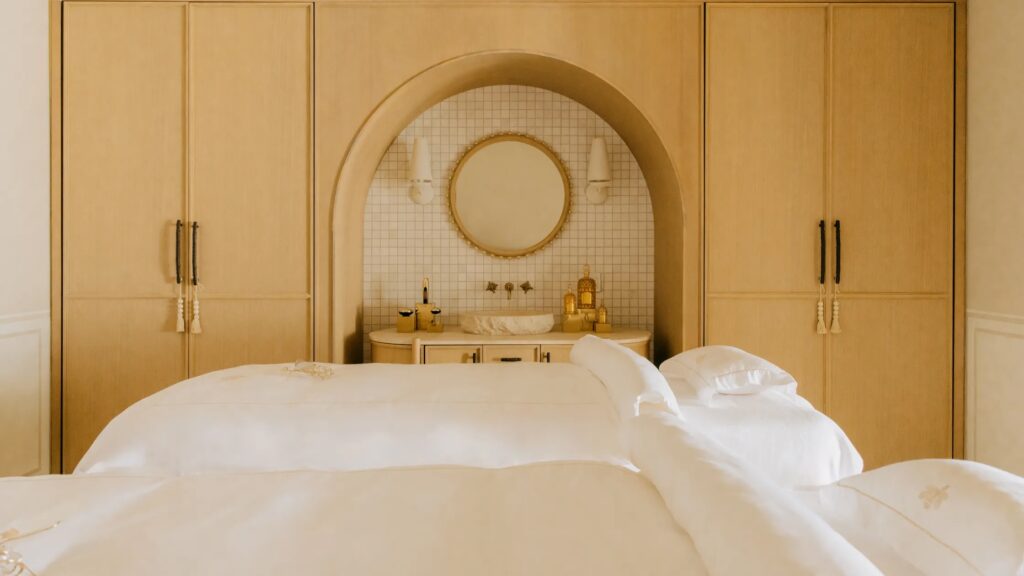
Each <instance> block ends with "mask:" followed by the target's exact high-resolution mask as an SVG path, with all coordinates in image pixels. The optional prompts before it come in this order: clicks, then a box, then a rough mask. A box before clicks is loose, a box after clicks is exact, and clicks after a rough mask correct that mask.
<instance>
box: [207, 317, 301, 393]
mask: <svg viewBox="0 0 1024 576" xmlns="http://www.w3.org/2000/svg"><path fill="white" fill-rule="evenodd" d="M201 307H202V322H203V333H202V334H193V335H191V338H192V339H191V346H190V354H191V356H192V363H191V366H192V370H191V373H192V375H193V376H197V375H199V374H204V373H206V372H211V371H213V370H220V369H222V368H231V367H234V366H240V365H242V364H276V363H281V362H295V361H296V360H310V359H311V358H310V344H311V343H310V325H309V322H308V320H307V319H308V318H309V316H310V310H309V301H308V300H307V299H301V300H285V299H281V300H240V299H232V300H203V301H201Z"/></svg>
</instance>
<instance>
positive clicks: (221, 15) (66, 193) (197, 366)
mask: <svg viewBox="0 0 1024 576" xmlns="http://www.w3.org/2000/svg"><path fill="white" fill-rule="evenodd" d="M63 10H64V14H63V31H62V33H63V42H64V45H63V69H62V72H63V78H64V87H63V97H62V105H63V125H62V129H63V138H62V140H63V142H62V146H63V147H62V158H63V163H64V165H63V170H62V175H61V177H62V185H63V203H62V219H63V231H62V250H63V260H62V268H63V270H62V273H63V288H62V292H63V294H62V296H63V298H62V299H63V302H62V305H63V329H62V341H63V356H62V362H63V366H62V379H63V395H62V398H61V402H62V405H61V426H62V438H63V441H62V468H63V470H65V471H70V470H72V469H73V468H74V466H75V465H76V464H77V462H78V460H79V459H80V458H81V456H82V455H83V454H84V453H85V451H86V450H87V449H88V447H89V446H90V445H91V443H92V441H93V439H94V438H95V437H96V436H97V435H98V434H99V432H100V431H101V430H102V428H103V427H104V426H105V425H106V424H107V422H108V421H109V420H110V419H111V418H113V417H114V416H116V415H117V414H118V413H119V412H120V411H121V410H123V409H124V408H126V407H127V406H129V405H131V404H132V403H134V402H136V401H138V400H140V399H141V398H144V397H145V396H148V395H149V394H152V393H153V392H156V391H158V390H160V389H162V388H164V387H166V386H168V385H170V384H173V383H174V382H177V381H180V380H182V379H185V378H187V377H188V376H190V375H196V374H200V373H202V372H206V371H209V370H214V369H218V368H223V367H227V366H234V365H237V364H244V363H254V362H281V361H293V360H297V359H307V358H311V357H312V349H311V348H312V336H311V332H312V326H311V324H312V320H311V318H312V300H311V278H312V268H311V260H312V249H311V241H310V238H311V234H312V214H311V210H312V179H311V176H310V174H311V168H312V144H311V142H312V56H311V54H312V52H311V50H312V28H311V19H312V8H311V5H305V4H277V5H275V4H187V3H174V2H165V3H136V2H89V3H84V2H83V3H80V2H69V3H66V4H65V5H64V6H63ZM177 221H181V222H182V224H183V226H184V229H183V230H182V232H181V234H180V236H179V243H178V244H177V246H178V248H179V249H180V253H179V254H180V257H178V258H176V240H175V237H176V234H177V227H176V222H177ZM191 223H198V224H199V225H200V228H199V230H198V235H197V236H198V242H197V243H193V242H191V234H189V224H191ZM192 262H195V263H196V265H197V271H198V272H199V277H198V283H197V286H196V287H193V286H192V285H191V282H190V280H191V278H192V276H191V263H192ZM176 265H178V266H179V268H178V270H179V272H180V273H181V280H182V281H183V285H182V296H183V298H184V299H185V308H186V318H185V320H186V322H185V328H186V331H185V332H178V331H177V330H176V319H177V317H178V314H177V305H176V303H177V297H178V293H179V292H178V287H177V284H176V280H177V278H176V273H175V268H176ZM197 295H198V297H199V299H200V304H201V306H200V318H201V324H202V328H203V329H202V332H201V333H190V331H189V329H190V328H191V327H192V326H193V325H192V322H191V319H192V318H191V304H192V302H193V301H194V300H195V298H196V296H197Z"/></svg>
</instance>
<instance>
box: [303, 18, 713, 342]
mask: <svg viewBox="0 0 1024 576" xmlns="http://www.w3.org/2000/svg"><path fill="white" fill-rule="evenodd" d="M702 10H703V8H702V6H700V5H662V4H644V5H625V4H624V5H609V4H597V3H593V4H591V3H565V4H534V3H509V4H490V3H489V4H479V5H464V4H460V5H451V4H443V5H415V4H406V3H337V4H335V3H325V4H320V5H318V7H317V18H316V23H317V106H318V109H317V124H318V130H317V155H318V161H317V187H318V202H319V206H318V208H319V211H318V218H320V220H319V222H318V228H317V230H318V232H317V234H318V236H317V246H318V248H320V249H319V251H318V274H319V278H318V284H317V287H318V289H319V291H320V292H319V293H320V294H321V295H323V294H326V293H327V289H328V288H332V286H331V279H330V277H329V275H328V274H327V272H328V271H332V272H331V273H333V274H334V282H335V284H334V286H333V293H334V294H335V295H336V301H335V302H333V306H334V307H335V310H336V311H338V320H337V322H335V323H334V326H335V329H336V331H337V333H336V334H334V335H333V340H334V342H333V346H332V348H333V350H334V351H335V355H336V357H335V360H337V361H342V360H347V361H352V360H357V359H358V356H359V355H360V353H361V352H360V351H361V343H362V340H361V336H360V335H359V330H360V327H359V311H358V307H359V303H360V302H361V298H362V296H361V290H362V284H361V282H362V281H361V269H362V247H361V244H360V242H361V237H362V217H363V209H364V204H365V190H363V189H361V188H362V186H361V185H360V187H359V188H360V189H359V190H358V192H356V191H353V192H351V195H350V197H345V198H334V191H335V187H336V185H337V184H338V179H339V170H340V167H341V165H342V162H343V159H344V158H345V156H346V154H348V153H352V152H353V151H352V149H351V148H350V147H351V146H352V143H353V139H354V138H355V136H356V135H357V133H358V131H359V130H360V127H361V126H362V125H363V122H364V121H365V120H366V119H367V117H368V116H369V115H370V114H371V112H372V111H373V110H374V109H375V108H376V107H377V106H378V105H379V104H380V103H381V102H382V101H383V100H384V99H385V98H386V97H387V96H388V95H389V94H390V93H392V92H393V91H394V90H396V89H397V88H398V87H399V86H401V85H402V84H403V83H404V82H406V81H407V80H409V79H410V78H412V77H414V76H415V75H417V74H419V73H420V72H422V71H424V70H427V69H429V68H431V67H433V66H435V65H437V64H440V63H442V62H444V61H445V60H447V59H451V58H455V57H458V56H463V55H467V54H473V53H479V52H483V51H492V50H509V51H517V52H528V53H535V54H543V55H548V56H551V57H554V58H557V59H561V60H564V61H566V62H569V63H571V64H574V65H576V66H579V67H581V68H583V69H585V70H588V71H590V72H592V73H593V74H595V75H597V76H598V77H600V78H603V79H604V80H605V81H607V82H608V83H609V84H610V85H612V86H614V87H615V88H617V89H618V90H620V91H621V92H622V93H623V94H624V95H625V97H626V98H628V99H629V100H631V101H632V102H633V103H634V104H635V105H636V107H637V108H638V109H639V110H640V112H641V113H642V114H643V115H645V116H646V118H647V120H648V121H649V122H650V124H651V125H652V126H653V127H654V129H655V130H656V131H657V135H658V137H659V138H660V140H661V141H662V143H663V144H664V147H665V150H666V151H667V155H668V157H669V158H670V159H671V160H670V166H669V167H668V170H667V171H671V172H673V173H672V174H669V173H666V172H667V171H666V170H662V172H661V173H655V172H654V171H651V170H647V171H645V177H646V179H647V181H648V184H649V185H650V186H651V188H652V190H656V189H659V188H660V189H661V190H662V192H661V194H658V193H657V192H652V204H653V208H654V219H655V235H656V240H655V242H656V248H655V258H656V264H655V273H656V274H658V275H659V280H658V286H657V293H656V299H657V301H658V302H659V304H658V305H659V307H660V309H661V317H660V318H659V322H658V326H656V330H655V331H656V340H657V342H656V346H655V348H656V350H660V351H661V352H662V353H669V352H673V351H678V350H680V349H682V348H683V347H684V346H694V345H696V344H697V343H698V341H699V330H700V321H699V318H700V310H699V287H700V269H701V249H700V238H701V230H700V227H701V206H700V198H701V194H700V190H701V185H702V183H701V164H702V159H701V157H702V128H701V126H702V114H701V102H702V94H703V89H702V44H703V38H702ZM637 30H642V31H643V33H642V34H638V33H637V32H636V31H637ZM534 77H535V78H537V79H538V81H541V79H542V78H543V79H544V80H545V81H544V82H543V84H544V87H547V88H551V89H556V88H557V89H559V90H560V91H564V92H566V93H567V95H568V96H570V97H575V98H576V99H577V100H580V101H581V102H583V103H584V104H587V105H588V106H590V107H591V108H593V109H594V110H595V111H596V112H598V113H599V114H603V113H607V112H608V111H607V110H603V109H602V107H601V102H593V101H590V102H588V101H586V98H585V96H586V95H585V94H582V95H581V94H573V93H572V92H573V89H574V88H573V85H572V83H566V82H564V81H563V82H562V84H566V85H564V86H555V85H554V84H557V82H558V79H551V78H549V77H546V76H544V73H543V71H538V72H537V73H536V74H535V75H534ZM463 80H464V81H465V86H464V88H465V89H468V88H472V87H474V83H475V84H476V85H482V84H486V83H488V82H490V81H493V82H503V81H504V82H507V81H510V78H508V77H507V76H503V75H502V74H501V72H500V71H498V70H477V71H476V72H475V74H471V75H467V76H465V77H463ZM513 80H514V79H513ZM449 87H450V86H449ZM447 88H448V87H438V91H437V92H436V93H434V94H424V95H423V100H422V101H421V102H418V103H417V105H416V106H413V107H414V108H417V109H416V110H411V109H410V110H404V111H403V112H407V113H408V114H409V119H411V118H414V117H415V115H416V113H418V112H419V111H421V110H423V109H426V108H427V107H429V106H430V105H431V104H433V103H434V102H436V101H437V100H440V99H442V98H444V97H445V96H447V95H449V94H447V93H446V89H447ZM576 89H577V90H578V88H576ZM620 113H621V111H620ZM609 120H610V121H611V122H612V123H613V125H614V124H615V122H614V119H613V118H609ZM627 124H628V123H627ZM373 128H375V129H379V127H377V126H375V127H373ZM400 129H401V126H399V127H397V128H396V130H394V133H393V134H387V135H384V136H385V137H386V138H391V137H393V136H394V135H396V134H397V132H398V131H399V130H400ZM617 129H618V130H619V131H620V133H621V134H622V135H623V138H624V139H626V141H627V143H628V144H629V145H630V147H631V149H632V150H633V152H634V154H635V155H636V156H637V159H638V161H640V163H641V168H642V169H644V168H650V166H647V167H645V166H644V158H645V157H647V158H650V157H652V156H653V153H652V149H653V147H655V146H657V142H656V141H655V140H654V139H639V138H636V137H634V138H632V139H631V138H630V132H631V131H633V132H634V136H635V133H636V131H634V130H633V127H632V126H628V125H626V126H623V125H622V124H621V123H620V124H619V125H618V126H617ZM372 161H374V160H372ZM372 161H371V162H372ZM356 169H357V170H364V169H365V170H368V171H369V174H368V175H366V176H365V181H366V185H367V186H368V185H369V179H370V178H372V171H373V166H366V167H362V166H359V167H357V168H356ZM677 176H678V181H679V183H680V184H681V186H682V188H683V190H684V192H683V193H682V194H681V195H677V196H676V197H670V195H669V194H668V193H666V192H665V190H666V187H665V186H659V185H658V183H659V182H664V181H675V179H676V177H677ZM680 205H682V209H683V210H685V212H686V214H687V216H686V222H685V225H684V226H682V227H681V226H680V225H679V224H680V223H679V221H678V213H679V208H680ZM335 206H337V208H338V211H339V212H340V214H341V220H340V221H339V222H334V223H333V225H332V219H333V213H334V211H333V208H334V207H335ZM673 211H675V212H674V213H673ZM331 230H333V231H334V233H337V234H339V235H341V238H342V240H341V241H340V243H339V246H341V249H340V251H339V253H336V254H335V255H334V256H335V261H334V263H332V262H331V260H330V258H329V251H328V250H327V249H326V248H327V247H329V246H330V245H331V241H332V238H331ZM335 263H336V264H337V266H332V264H335ZM325 308H326V307H322V306H321V307H319V308H318V311H319V313H323V314H325V315H324V316H320V317H319V318H320V319H319V322H320V325H326V323H327V321H328V320H330V317H329V316H326V309H325ZM325 338H326V334H325V333H323V332H322V331H320V332H318V340H319V341H321V342H323V341H324V339H325Z"/></svg>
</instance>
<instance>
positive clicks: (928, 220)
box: [831, 5, 954, 294]
mask: <svg viewBox="0 0 1024 576" xmlns="http://www.w3.org/2000/svg"><path fill="white" fill-rule="evenodd" d="M832 25H833V31H832V34H833V38H834V40H833V49H832V62H833V68H834V70H833V73H832V90H831V93H832V99H833V104H832V113H831V122H832V148H831V150H832V153H831V164H832V205H833V210H832V211H833V218H835V219H839V220H841V221H842V235H843V237H842V241H843V258H842V289H843V290H844V291H846V292H876V293H877V292H883V293H885V292H889V293H908V292H910V293H932V294H946V293H949V292H950V291H951V290H952V282H953V275H952V262H953V95H954V91H953V86H954V78H953V74H954V69H953V50H954V34H953V32H954V27H953V10H952V6H951V5H932V6H836V7H835V8H833V16H832Z"/></svg>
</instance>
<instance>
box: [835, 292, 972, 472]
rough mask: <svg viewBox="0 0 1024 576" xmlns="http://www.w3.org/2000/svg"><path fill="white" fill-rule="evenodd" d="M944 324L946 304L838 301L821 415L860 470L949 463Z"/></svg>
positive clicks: (948, 340)
mask: <svg viewBox="0 0 1024 576" xmlns="http://www.w3.org/2000/svg"><path fill="white" fill-rule="evenodd" d="M951 318H952V307H951V305H950V300H949V299H948V298H938V299H931V298H866V299H850V298H847V299H846V300H845V301H844V302H843V314H842V320H843V333H842V334H837V335H834V336H833V337H832V338H831V339H830V344H829V345H830V347H831V351H830V354H831V362H832V382H831V386H830V389H829V406H830V411H829V414H830V416H832V418H833V419H834V420H835V421H836V422H837V423H838V424H839V425H840V426H842V427H843V429H844V430H845V431H846V433H847V434H848V435H849V436H850V439H851V440H853V443H854V445H856V446H857V448H858V450H860V452H861V455H862V456H863V457H864V462H865V466H866V467H867V468H875V467H878V466H883V465H885V464H889V463H892V462H897V461H900V460H910V459H915V458H948V457H950V456H951V453H952V452H951V451H952V434H953V430H952V414H953V412H952V403H953V397H952V393H953V387H952V385H951V380H950V374H951V373H952V348H953V341H952V330H951V321H950V320H951Z"/></svg>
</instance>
